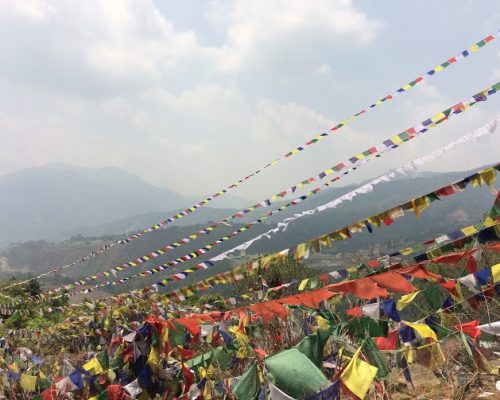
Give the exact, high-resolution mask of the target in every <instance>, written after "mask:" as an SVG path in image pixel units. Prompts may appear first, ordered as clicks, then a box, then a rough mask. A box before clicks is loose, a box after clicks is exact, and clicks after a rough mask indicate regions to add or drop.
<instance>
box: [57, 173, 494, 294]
mask: <svg viewBox="0 0 500 400" xmlns="http://www.w3.org/2000/svg"><path fill="white" fill-rule="evenodd" d="M498 169H500V164H498V165H495V166H494V167H491V168H486V169H483V170H480V171H478V172H476V173H474V174H472V175H469V176H468V177H466V178H464V179H462V180H460V181H457V182H455V185H457V186H460V187H462V188H463V190H465V188H466V187H467V186H468V185H469V184H470V183H471V181H472V180H474V179H482V176H483V175H485V174H486V175H488V176H490V175H491V174H493V175H495V176H496V173H497V172H496V171H497V170H498ZM490 182H491V180H490ZM472 187H473V188H474V186H472ZM439 190H440V189H437V190H436V191H433V192H430V193H428V194H426V195H424V196H420V197H419V198H424V197H426V198H432V199H439V198H440V197H439V196H438V195H437V194H436V193H437V192H438V191H439ZM448 198H450V196H445V197H444V198H443V200H444V199H448ZM431 203H432V202H431ZM397 207H399V208H401V209H402V210H405V209H406V210H408V209H413V201H410V202H406V203H404V204H401V205H400V206H397ZM393 208H396V207H393ZM393 208H392V209H393ZM386 213H387V211H383V212H382V213H379V214H377V215H374V216H371V217H368V218H367V219H366V220H364V221H372V222H375V221H381V220H383V217H382V216H383V215H385V214H386ZM403 215H404V214H403ZM358 223H359V224H362V223H363V220H361V221H358ZM351 225H352V224H351ZM378 225H380V226H381V225H382V223H378ZM342 232H349V228H348V227H344V228H341V229H339V230H337V231H335V232H332V233H330V234H326V235H322V236H320V237H318V238H316V239H313V240H312V241H315V240H321V239H322V238H325V237H329V239H330V240H331V241H334V240H345V239H347V238H348V237H350V236H351V235H350V233H349V234H344V235H342ZM312 241H310V242H309V243H311V242H312ZM290 251H291V249H287V251H286V253H289V252H290ZM192 254H193V256H189V258H186V257H184V258H180V259H177V260H175V261H171V262H168V263H165V264H162V265H159V266H157V267H155V268H151V269H149V270H147V271H144V272H140V273H137V274H134V275H132V276H130V277H127V278H122V279H119V280H116V281H108V282H106V283H103V284H99V285H95V286H94V287H93V288H89V289H85V290H81V291H79V292H73V293H72V294H69V295H74V294H76V293H88V292H89V290H90V291H93V290H97V289H98V288H100V287H106V286H111V285H113V286H116V285H118V284H121V283H124V282H126V281H128V280H130V279H132V278H135V277H139V276H149V275H153V274H155V273H158V272H161V271H164V270H165V269H166V268H168V267H171V266H174V265H177V264H179V263H181V262H185V261H188V260H189V259H192V258H195V256H196V257H197V256H198V255H197V253H196V252H195V253H192ZM283 254H284V250H282V251H281V252H279V253H277V256H279V257H281V256H282V255H283ZM213 260H214V259H212V260H211V261H209V262H210V263H212V264H213ZM199 265H202V266H201V267H198V266H196V267H193V268H188V269H186V270H184V271H183V272H182V273H177V274H174V275H172V276H170V277H167V278H165V279H164V280H162V281H159V282H156V283H155V284H156V285H159V286H164V285H165V283H166V282H168V281H177V280H182V279H185V278H186V277H187V276H188V275H189V274H192V273H194V272H195V271H196V270H197V269H200V268H201V269H206V268H208V263H207V262H204V263H202V264H199ZM415 268H417V270H418V267H415ZM413 272H418V271H413ZM408 273H409V274H411V273H412V271H411V270H409V272H408ZM417 277H419V276H417ZM68 288H69V287H68ZM48 294H49V295H51V294H55V291H52V292H48Z"/></svg>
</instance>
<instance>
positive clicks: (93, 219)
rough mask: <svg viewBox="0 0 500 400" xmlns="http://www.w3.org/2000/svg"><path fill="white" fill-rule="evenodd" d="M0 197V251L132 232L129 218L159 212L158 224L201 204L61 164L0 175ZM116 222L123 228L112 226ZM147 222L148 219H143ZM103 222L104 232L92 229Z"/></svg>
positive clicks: (125, 176)
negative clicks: (21, 244) (20, 244)
mask: <svg viewBox="0 0 500 400" xmlns="http://www.w3.org/2000/svg"><path fill="white" fill-rule="evenodd" d="M0 194H1V195H0V248H2V247H4V246H6V245H8V244H9V243H13V242H17V241H27V240H41V239H45V240H62V239H66V238H69V237H70V236H71V235H74V234H80V233H85V234H87V233H89V234H95V233H96V232H102V233H101V234H107V233H110V231H109V229H111V231H112V232H113V233H122V232H124V231H126V230H129V228H130V229H135V228H136V225H134V224H133V219H129V218H130V217H134V216H137V215H143V214H147V213H157V214H156V216H155V218H156V219H155V220H154V222H156V221H158V220H161V219H163V218H165V217H168V216H170V215H171V214H172V210H176V209H180V208H185V207H188V206H190V205H192V204H193V203H194V202H196V201H198V200H200V199H199V198H196V199H195V198H190V197H186V196H183V195H180V194H178V193H175V192H173V191H171V190H168V189H165V188H159V187H155V186H153V185H150V184H148V183H146V182H144V181H143V180H141V179H140V178H139V177H137V176H135V175H132V174H129V173H127V172H125V171H123V170H120V169H118V168H100V169H92V168H83V167H75V166H69V165H63V164H48V165H45V166H42V167H36V168H29V169H25V170H22V171H19V172H16V173H13V174H9V175H4V176H0ZM221 200H222V199H221ZM249 202H250V201H249V200H245V199H240V198H237V197H232V196H226V199H225V201H224V202H223V201H221V202H218V204H217V206H222V207H224V206H226V207H229V206H230V205H231V206H232V207H239V206H243V205H245V204H248V203H249ZM160 212H161V214H160ZM214 214H217V212H214ZM160 215H161V216H160ZM217 215H218V214H217ZM206 218H209V217H208V216H206ZM128 219H129V220H128ZM136 219H137V218H136ZM120 220H123V224H121V223H118V225H116V226H115V225H113V224H114V223H115V222H116V221H120ZM145 220H148V221H150V219H148V218H147V217H145ZM141 221H142V220H141ZM198 221H200V219H198ZM152 222H153V221H151V222H150V223H152ZM150 223H149V224H150ZM107 224H110V225H109V226H108V230H106V229H105V228H103V229H101V231H100V230H99V228H98V229H97V230H93V228H94V227H98V226H106V225H107ZM146 225H147V224H146ZM146 225H137V228H139V229H140V228H143V227H144V226H146ZM115 228H116V230H115Z"/></svg>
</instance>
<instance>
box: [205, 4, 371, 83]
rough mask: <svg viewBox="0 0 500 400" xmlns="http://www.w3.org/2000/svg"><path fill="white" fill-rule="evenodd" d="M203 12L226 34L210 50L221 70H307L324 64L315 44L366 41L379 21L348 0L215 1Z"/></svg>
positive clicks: (283, 71)
mask: <svg viewBox="0 0 500 400" xmlns="http://www.w3.org/2000/svg"><path fill="white" fill-rule="evenodd" d="M207 16H208V18H209V19H210V20H211V21H212V22H213V25H214V26H215V27H216V29H219V30H222V31H223V33H224V35H225V43H224V44H223V45H222V46H220V47H215V48H212V49H211V50H210V55H211V56H212V57H213V59H214V60H215V62H216V66H217V68H218V70H219V71H224V72H239V71H242V70H246V69H250V68H251V69H254V68H256V69H269V70H271V71H273V72H278V71H282V73H285V74H286V73H290V74H292V75H293V74H296V73H304V72H308V71H310V70H314V69H315V68H317V67H318V65H321V64H323V62H322V60H321V54H318V46H324V45H326V44H331V43H332V42H336V43H340V42H341V41H342V42H346V43H347V45H348V46H350V45H352V44H353V43H366V42H368V41H370V40H371V39H372V38H373V37H374V35H375V33H376V31H377V30H378V28H380V26H381V22H379V21H377V20H374V19H370V18H368V16H367V15H366V14H364V13H362V12H360V11H357V10H356V9H355V8H354V7H353V5H352V2H351V1H350V0H340V1H331V0H318V1H314V2H313V1H302V0H272V1H266V2H259V1H252V0H236V1H234V2H221V1H214V2H212V6H211V8H210V10H209V12H208V13H207Z"/></svg>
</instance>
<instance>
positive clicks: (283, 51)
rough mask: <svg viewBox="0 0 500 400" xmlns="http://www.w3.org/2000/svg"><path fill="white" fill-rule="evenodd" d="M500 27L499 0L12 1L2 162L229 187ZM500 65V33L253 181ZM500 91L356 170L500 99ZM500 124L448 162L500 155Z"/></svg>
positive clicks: (0, 83)
mask: <svg viewBox="0 0 500 400" xmlns="http://www.w3.org/2000/svg"><path fill="white" fill-rule="evenodd" d="M499 28H500V2H499V1H498V0H482V1H473V0H470V1H466V0H461V1H457V0H443V1H438V2H436V1H432V0H418V1H400V0H392V1H391V0H386V1H373V0H365V1H349V0H265V1H264V0H234V1H202V0H185V1H175V0H172V1H162V0H156V1H150V0H106V1H102V0H99V1H97V0H73V1H67V0H60V1H57V0H53V1H52V0H50V1H49V0H47V1H44V0H22V1H0V50H1V51H0V174H8V173H11V172H13V171H16V170H19V169H22V168H26V167H30V166H37V165H42V164H45V163H49V162H62V163H68V164H76V165H82V166H89V167H104V166H116V167H120V168H122V169H124V170H126V171H129V172H132V173H134V174H137V175H139V176H141V177H142V178H144V179H145V180H147V181H148V182H150V183H154V184H156V185H159V186H166V187H169V188H170V189H173V190H175V191H178V192H180V193H183V194H189V195H201V194H206V193H212V192H214V191H216V190H218V189H220V188H221V187H223V186H226V185H228V184H230V183H231V182H232V181H234V180H235V179H237V178H240V177H242V176H244V175H246V174H247V173H249V172H251V171H254V170H255V169H256V168H258V167H260V166H262V165H263V164H265V163H267V162H268V161H270V160H271V159H274V158H275V157H277V156H279V155H281V154H282V153H284V152H286V151H288V150H290V149H291V148H293V147H296V146H297V145H301V144H302V143H303V142H304V141H305V140H307V139H309V138H311V137H312V136H314V135H316V134H318V133H320V132H321V131H323V130H325V129H328V128H329V127H331V126H333V125H334V124H335V122H336V121H339V120H341V119H343V118H345V117H346V116H348V115H350V114H352V113H354V112H357V111H359V110H360V109H361V108H364V107H366V106H367V105H369V104H371V102H373V101H374V100H375V99H378V98H380V97H383V96H385V95H386V94H388V93H390V92H393V91H394V90H395V89H397V88H398V87H400V86H401V85H402V84H404V83H407V82H408V81H410V80H412V79H413V78H415V77H416V76H418V75H421V74H423V73H424V72H425V71H427V70H429V69H430V68H432V67H434V66H435V65H436V64H438V63H441V62H442V61H444V60H445V59H447V58H448V57H451V56H453V55H455V54H457V53H458V52H459V51H461V50H463V49H465V48H467V47H468V46H470V45H471V44H472V43H475V42H476V41H478V40H480V39H482V38H483V37H484V36H486V35H487V34H490V33H493V32H495V31H496V30H497V29H499ZM497 80H500V38H498V39H496V40H495V41H494V42H493V43H492V44H490V45H488V46H487V47H485V48H484V49H482V50H481V51H480V52H478V53H477V54H474V55H473V56H471V57H470V58H469V59H468V60H466V61H463V62H460V63H459V64H457V65H455V66H452V67H450V68H449V69H447V70H446V72H443V73H442V74H438V75H437V76H435V77H434V78H431V79H429V80H428V82H427V83H425V84H423V85H421V86H419V87H418V88H416V89H414V90H411V91H410V92H409V93H406V94H404V95H402V96H400V97H398V98H397V99H396V100H394V101H393V102H390V103H389V104H387V105H384V106H383V107H380V108H378V109H376V110H374V111H372V112H370V113H368V114H367V115H366V116H365V117H363V118H361V119H359V120H358V121H356V122H354V123H352V124H351V125H350V126H349V128H345V129H342V130H341V131H340V132H339V133H338V134H337V135H335V136H333V137H331V138H329V139H325V140H324V141H322V144H320V145H316V146H313V147H311V148H310V150H308V151H307V152H304V153H302V154H300V155H298V156H296V157H294V158H293V159H291V160H288V161H285V162H283V163H281V164H279V166H277V167H275V168H272V169H269V170H268V172H267V173H266V174H265V175H263V176H259V177H258V178H257V179H255V180H254V181H253V182H252V181H251V183H250V182H249V183H248V184H247V185H245V187H244V188H242V189H241V190H238V191H235V192H234V193H235V194H240V195H243V196H246V197H251V198H254V199H258V198H261V197H262V196H268V195H271V194H274V193H275V192H276V191H278V190H281V189H285V188H287V187H288V186H289V185H290V184H293V183H295V182H297V181H300V180H302V179H304V178H307V177H309V176H311V175H313V174H315V173H316V172H319V171H320V170H323V169H325V168H327V167H329V166H331V165H333V164H336V163H337V162H339V161H343V160H344V159H345V158H347V157H349V156H351V155H353V154H356V153H358V152H359V151H361V150H364V149H366V148H368V147H370V146H371V145H373V144H377V143H378V142H379V141H381V140H382V139H385V138H386V137H389V136H391V135H393V134H395V133H399V132H400V131H402V130H404V129H406V128H408V127H410V126H412V125H414V124H417V123H419V122H420V121H422V120H424V119H426V118H427V117H429V116H431V115H433V114H435V113H436V112H438V111H441V110H442V109H443V108H445V107H447V106H449V105H452V104H454V103H456V102H458V101H461V100H464V99H467V98H468V97H469V96H470V95H472V94H474V93H476V92H478V91H479V90H481V89H483V88H484V87H487V86H488V85H490V84H492V83H494V82H496V81H497ZM499 106H500V94H498V95H495V96H493V97H491V100H489V101H488V102H487V103H485V104H481V105H478V106H477V107H475V108H474V109H473V110H471V111H469V112H467V113H466V114H464V115H463V116H458V117H456V118H454V119H452V120H451V121H449V122H447V123H446V124H444V125H443V126H442V127H439V128H437V129H435V130H432V131H431V132H429V133H428V134H426V135H424V136H423V137H421V138H419V139H417V140H415V141H413V142H411V143H409V144H407V145H405V146H403V147H402V148H401V149H399V150H397V151H394V152H392V153H390V154H388V155H386V156H384V158H382V159H380V160H376V161H373V162H372V163H370V164H369V165H370V167H365V168H364V169H360V170H359V171H358V173H356V174H353V176H352V177H350V178H349V179H350V180H346V183H347V182H353V181H359V180H360V179H365V178H368V177H371V176H374V175H375V174H377V173H382V172H384V171H385V170H387V169H389V168H393V167H398V166H399V165H401V164H402V163H404V162H405V161H408V160H411V159H412V158H415V157H417V156H418V155H422V154H425V153H427V152H428V151H430V150H432V148H434V147H437V146H439V145H442V144H444V143H446V142H448V141H450V140H451V139H453V138H456V137H458V136H461V135H463V134H466V133H468V132H469V131H471V130H472V129H474V128H476V127H479V126H481V125H483V124H484V123H486V122H488V121H490V120H491V119H492V118H493V117H495V116H497V115H500V113H499V112H498V111H499ZM499 143H500V140H499V137H498V135H497V136H492V137H490V138H488V139H486V140H484V139H483V140H482V141H480V142H478V143H477V144H475V145H474V146H471V147H467V148H462V149H461V150H459V151H455V152H453V153H451V154H450V155H449V156H447V157H446V158H443V159H441V160H440V161H438V162H434V163H431V164H429V169H431V170H463V169H468V168H473V167H476V166H479V165H483V164H486V163H492V162H495V161H498V154H499V149H500V146H499Z"/></svg>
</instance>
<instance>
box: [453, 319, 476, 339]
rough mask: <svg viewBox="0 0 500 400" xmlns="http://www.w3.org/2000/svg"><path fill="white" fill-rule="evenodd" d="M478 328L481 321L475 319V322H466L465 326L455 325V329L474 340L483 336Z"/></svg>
mask: <svg viewBox="0 0 500 400" xmlns="http://www.w3.org/2000/svg"><path fill="white" fill-rule="evenodd" d="M478 326H479V320H477V319H475V320H474V321H470V322H465V323H464V324H459V325H455V326H454V328H455V329H457V330H459V331H462V332H463V333H465V334H467V335H469V336H470V337H472V338H473V339H474V340H477V338H478V337H479V336H480V335H481V331H480V330H479V329H477V327H478Z"/></svg>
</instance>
